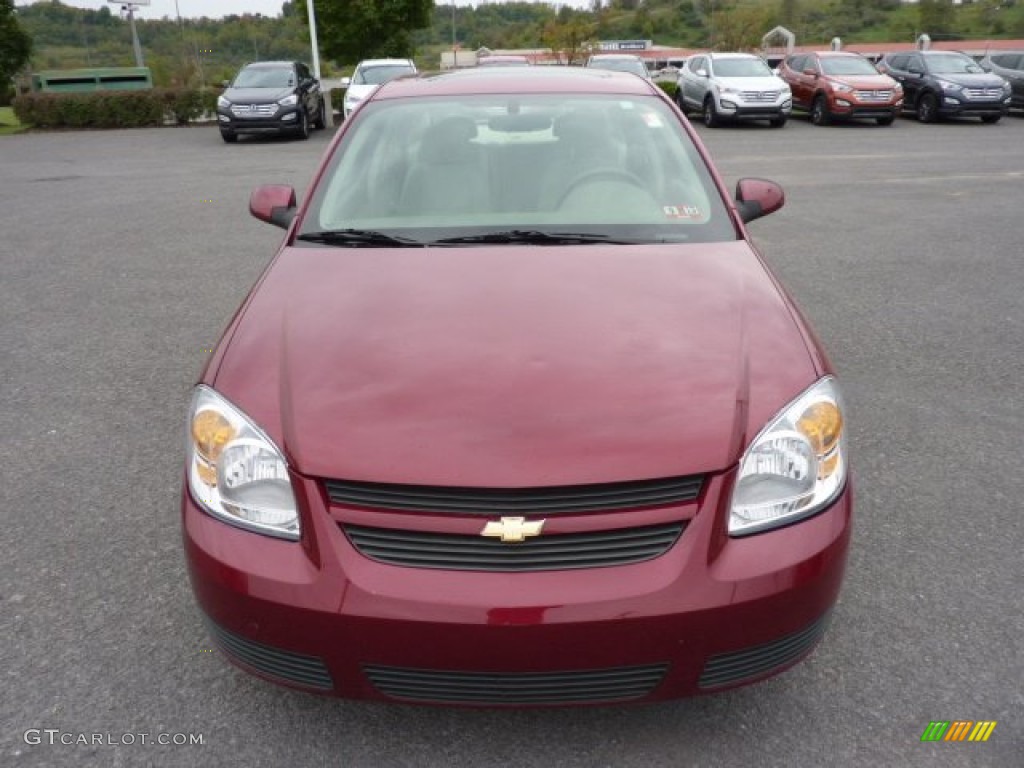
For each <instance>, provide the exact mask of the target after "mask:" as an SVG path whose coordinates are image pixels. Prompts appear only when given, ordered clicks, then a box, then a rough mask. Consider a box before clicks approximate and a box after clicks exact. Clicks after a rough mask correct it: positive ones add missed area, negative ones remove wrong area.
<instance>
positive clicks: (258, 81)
mask: <svg viewBox="0 0 1024 768" xmlns="http://www.w3.org/2000/svg"><path fill="white" fill-rule="evenodd" d="M291 85H295V75H294V73H293V72H292V70H291V67H279V68H270V67H247V68H246V69H243V70H242V71H241V72H239V73H238V77H236V78H235V82H233V83H232V84H231V87H232V88H287V87H288V86H291Z"/></svg>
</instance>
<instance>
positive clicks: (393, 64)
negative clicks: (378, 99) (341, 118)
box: [341, 59, 416, 118]
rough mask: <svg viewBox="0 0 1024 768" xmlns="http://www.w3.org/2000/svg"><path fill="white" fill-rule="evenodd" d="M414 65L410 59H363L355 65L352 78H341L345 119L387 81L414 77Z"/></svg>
mask: <svg viewBox="0 0 1024 768" xmlns="http://www.w3.org/2000/svg"><path fill="white" fill-rule="evenodd" d="M415 74H416V65H415V64H413V63H412V59H365V60H364V61H360V62H359V64H357V65H356V69H355V72H353V73H352V77H350V78H349V77H343V78H342V79H341V84H342V86H343V87H344V88H345V101H344V102H343V103H342V110H343V111H344V113H345V117H346V118H348V116H349V115H350V114H352V110H353V109H355V108H356V107H357V106H359V102H361V101H362V100H363V99H365V98H366V97H367V96H369V95H370V94H371V93H373V92H374V91H375V90H377V87H378V86H380V85H383V84H384V83H386V82H387V81H388V80H393V79H394V78H396V77H400V76H402V75H415Z"/></svg>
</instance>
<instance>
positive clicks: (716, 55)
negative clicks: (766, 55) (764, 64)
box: [707, 51, 764, 61]
mask: <svg viewBox="0 0 1024 768" xmlns="http://www.w3.org/2000/svg"><path fill="white" fill-rule="evenodd" d="M707 55H708V56H710V57H711V58H712V59H758V60H759V61H764V59H762V58H761V57H760V56H758V55H756V54H753V53H719V52H718V51H709V52H708V54H707Z"/></svg>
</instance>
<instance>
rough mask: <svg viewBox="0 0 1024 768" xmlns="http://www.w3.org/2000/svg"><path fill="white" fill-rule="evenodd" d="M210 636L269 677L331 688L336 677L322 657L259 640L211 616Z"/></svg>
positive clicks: (227, 652) (313, 686)
mask: <svg viewBox="0 0 1024 768" xmlns="http://www.w3.org/2000/svg"><path fill="white" fill-rule="evenodd" d="M206 625H207V628H208V629H209V632H210V637H211V638H212V639H213V641H214V643H215V644H216V645H217V647H218V648H220V650H221V651H222V652H223V653H224V655H226V656H230V657H231V658H233V659H235V660H236V661H239V662H241V663H242V664H243V665H245V666H247V667H251V668H252V669H253V670H255V671H257V672H261V673H262V674H264V675H266V676H267V677H270V678H273V679H276V680H280V681H282V682H286V683H293V684H296V685H302V686H305V687H307V688H316V689H318V690H322V691H329V690H331V689H333V688H334V681H333V680H331V674H330V672H328V671H327V667H326V665H325V664H324V662H323V660H321V659H320V658H318V657H316V656H304V655H303V654H300V653H292V652H291V651H285V650H282V649H280V648H273V647H271V646H269V645H263V644H262V643H256V642H253V641H252V640H249V639H247V638H245V637H242V636H241V635H236V634H235V633H234V632H229V631H228V630H226V629H224V628H223V627H221V626H218V625H217V624H215V623H214V622H213V621H211V620H207V622H206Z"/></svg>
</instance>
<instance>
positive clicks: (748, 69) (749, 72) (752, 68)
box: [713, 59, 774, 77]
mask: <svg viewBox="0 0 1024 768" xmlns="http://www.w3.org/2000/svg"><path fill="white" fill-rule="evenodd" d="M713 64H714V67H715V74H716V75H717V76H718V77H773V76H774V75H773V74H772V71H771V69H769V68H768V65H767V64H765V63H764V62H763V61H761V60H760V59H715V60H714V62H713Z"/></svg>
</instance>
